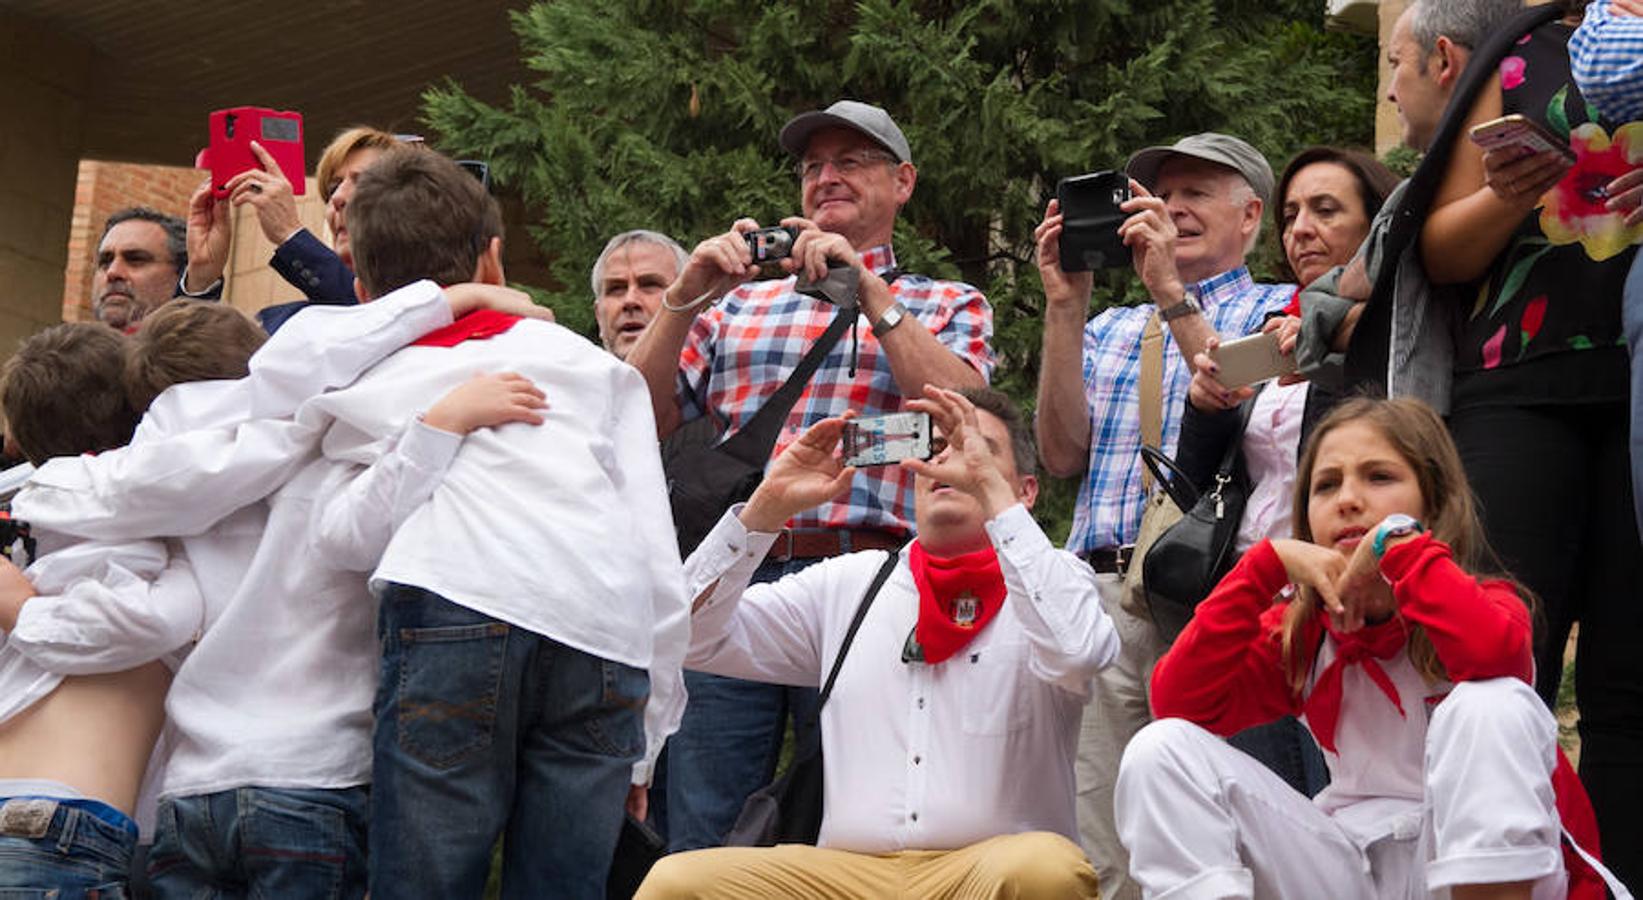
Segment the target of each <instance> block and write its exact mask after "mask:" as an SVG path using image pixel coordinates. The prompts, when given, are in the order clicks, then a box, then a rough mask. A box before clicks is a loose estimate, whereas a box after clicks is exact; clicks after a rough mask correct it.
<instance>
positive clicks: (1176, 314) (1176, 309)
mask: <svg viewBox="0 0 1643 900" xmlns="http://www.w3.org/2000/svg"><path fill="white" fill-rule="evenodd" d="M1203 311H1204V308H1203V307H1202V306H1199V305H1198V301H1197V300H1194V299H1193V297H1192V295H1191V294H1187V295H1186V296H1184V297H1182V298H1181V302H1180V303H1177V304H1175V305H1174V306H1166V307H1160V308H1159V310H1158V320H1159V321H1160V322H1173V321H1175V320H1176V319H1179V318H1181V317H1182V316H1196V315H1198V314H1199V313H1202V312H1203Z"/></svg>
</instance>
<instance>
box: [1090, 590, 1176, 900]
mask: <svg viewBox="0 0 1643 900" xmlns="http://www.w3.org/2000/svg"><path fill="white" fill-rule="evenodd" d="M1095 583H1096V587H1097V588H1098V589H1099V590H1100V592H1101V608H1102V609H1104V610H1106V612H1107V615H1108V616H1109V617H1111V619H1112V622H1113V625H1114V627H1116V628H1117V629H1118V641H1119V648H1118V659H1117V660H1115V661H1114V662H1113V664H1112V665H1110V666H1108V667H1106V668H1105V669H1102V670H1101V671H1100V672H1099V673H1097V674H1096V676H1095V682H1094V684H1093V686H1092V688H1091V693H1090V701H1089V703H1088V704H1086V705H1085V707H1084V719H1083V723H1082V724H1081V725H1080V728H1079V733H1078V758H1077V762H1076V770H1075V774H1076V777H1077V782H1078V804H1077V809H1078V842H1079V844H1081V845H1082V846H1083V848H1084V853H1085V854H1086V855H1087V856H1089V858H1090V862H1091V864H1093V865H1094V866H1095V871H1096V874H1097V875H1098V876H1099V877H1100V879H1101V897H1102V900H1137V898H1139V897H1140V896H1141V892H1140V890H1138V889H1137V887H1136V885H1135V882H1134V881H1132V880H1131V879H1130V877H1129V857H1128V855H1127V854H1126V853H1125V852H1124V845H1123V844H1122V843H1121V842H1120V841H1119V839H1118V825H1117V822H1116V821H1115V820H1114V818H1113V786H1114V784H1116V783H1117V781H1118V763H1119V760H1120V759H1121V758H1122V757H1123V755H1124V747H1125V745H1127V744H1128V743H1129V742H1130V738H1132V737H1134V736H1135V733H1136V732H1138V731H1140V730H1141V726H1143V725H1145V724H1147V723H1148V722H1150V721H1152V707H1151V705H1150V704H1149V703H1148V700H1147V697H1148V685H1149V684H1150V683H1151V681H1152V669H1153V666H1155V665H1157V664H1158V659H1159V657H1161V656H1163V655H1164V650H1165V649H1166V647H1167V645H1166V644H1165V643H1164V642H1163V640H1162V639H1160V638H1159V636H1158V629H1157V628H1156V627H1154V626H1153V624H1152V623H1151V622H1149V621H1147V620H1145V619H1139V618H1136V617H1135V616H1132V615H1130V614H1129V613H1127V612H1125V611H1124V610H1123V608H1122V607H1121V606H1120V605H1119V598H1120V597H1121V596H1122V594H1123V592H1124V583H1123V581H1122V580H1121V579H1120V578H1119V577H1118V576H1117V575H1112V574H1099V575H1096V576H1095Z"/></svg>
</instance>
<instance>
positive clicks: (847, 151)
mask: <svg viewBox="0 0 1643 900" xmlns="http://www.w3.org/2000/svg"><path fill="white" fill-rule="evenodd" d="M780 142H781V146H782V147H783V148H784V149H786V150H787V152H788V153H790V154H792V155H793V156H794V157H795V159H796V165H795V172H796V174H797V176H798V180H799V188H800V208H801V209H802V210H803V215H802V216H793V217H789V218H786V219H783V220H782V222H781V224H783V225H787V226H790V227H793V228H796V229H798V235H797V237H796V238H794V239H793V245H792V250H791V255H790V256H789V258H787V259H785V260H783V261H782V262H781V263H780V265H781V268H782V272H781V274H783V275H786V276H787V277H785V278H779V279H775V280H763V281H752V280H751V279H753V278H754V277H755V276H756V275H758V273H759V269H758V268H757V267H756V266H754V265H753V258H752V252H751V251H750V250H749V248H748V243H747V239H746V238H745V237H744V235H745V234H746V233H748V232H750V231H754V230H756V229H758V228H759V223H757V222H755V221H753V220H752V219H746V218H744V219H740V220H738V221H737V222H736V223H735V225H733V226H732V227H731V229H730V230H729V231H727V232H725V233H723V234H720V235H716V236H714V237H711V238H708V239H707V240H705V241H703V242H702V243H701V244H699V245H697V247H696V249H695V251H694V252H692V253H691V255H690V258H689V260H688V261H687V262H686V263H685V265H684V268H683V270H681V271H680V273H679V275H678V278H677V279H675V280H674V282H673V284H672V285H670V286H669V287H668V290H667V293H666V295H665V296H664V297H663V301H662V310H661V312H660V313H658V314H657V316H656V318H654V319H653V320H651V323H650V325H649V326H647V328H646V329H645V331H644V332H643V333H642V334H641V335H640V337H639V341H638V343H637V344H636V345H635V346H634V348H633V350H632V351H631V352H630V353H629V355H628V357H627V361H628V362H629V363H630V364H632V365H633V366H635V367H636V368H638V369H639V371H640V372H641V373H642V374H643V375H644V377H645V380H646V382H647V383H648V384H649V385H650V391H651V402H652V405H653V408H654V409H655V412H656V422H657V428H658V430H659V432H660V433H661V435H662V436H663V437H666V436H667V435H668V434H670V433H672V432H673V430H674V429H676V428H678V427H679V425H680V424H681V423H684V422H687V421H691V420H694V419H697V418H700V417H704V416H705V417H708V418H710V419H711V420H712V421H713V422H715V423H716V424H717V425H718V428H719V437H720V438H723V437H727V436H729V435H732V434H735V433H736V432H737V431H738V430H740V429H741V428H743V427H745V426H746V425H747V424H748V422H749V420H751V419H752V418H753V416H754V414H755V413H757V412H758V410H759V409H760V407H762V406H763V405H764V404H765V403H766V402H767V401H769V400H770V398H771V395H773V394H774V393H775V392H776V391H777V389H778V388H780V387H781V385H782V383H783V381H784V380H785V379H786V378H787V376H788V373H791V372H792V371H794V369H795V368H797V366H798V364H799V361H800V359H801V358H802V357H803V356H804V354H805V351H806V350H808V349H809V347H810V346H811V345H812V344H813V343H814V342H815V341H816V340H817V338H818V337H819V336H820V335H821V334H822V333H823V332H824V331H825V330H826V329H827V327H828V325H829V324H830V323H831V322H832V320H833V318H834V315H835V313H836V307H834V305H833V304H831V303H829V302H827V301H825V300H822V299H818V298H817V297H815V296H812V295H810V294H805V293H800V292H799V291H798V290H796V289H795V282H796V278H795V277H794V276H796V275H801V274H802V275H807V276H809V277H810V278H811V279H812V280H820V278H821V277H822V276H824V275H825V274H826V273H827V271H828V269H829V266H833V267H839V266H844V267H848V268H850V269H852V270H854V272H853V274H854V276H855V279H856V282H857V293H858V299H859V303H860V311H859V313H858V314H857V316H856V318H855V320H854V321H855V331H856V341H855V342H852V340H851V338H850V336H849V335H845V336H844V337H843V338H842V339H840V340H839V342H838V344H837V345H835V346H834V347H833V349H832V350H831V351H830V352H829V354H828V355H827V356H826V358H825V359H824V360H823V361H822V364H821V366H820V368H819V369H817V370H816V372H815V374H814V375H813V376H812V377H811V378H810V381H809V383H808V386H807V387H806V388H805V390H804V392H803V394H802V395H800V397H799V399H798V401H797V402H796V403H794V404H793V407H792V410H791V411H790V412H789V413H788V416H787V421H786V428H785V430H784V432H783V434H782V436H781V437H780V438H779V439H778V440H777V441H776V446H775V448H774V450H773V453H772V457H774V456H775V455H776V454H779V453H780V452H781V451H782V450H783V449H784V448H785V447H786V446H787V444H788V443H790V442H791V441H792V440H793V439H794V438H795V437H796V436H797V435H798V434H799V433H800V432H802V431H803V430H804V429H805V428H807V427H809V426H810V425H813V424H815V423H816V422H819V421H821V420H822V419H825V418H828V417H831V416H837V415H841V414H842V413H843V412H844V411H845V410H846V409H853V410H855V411H856V412H857V413H858V414H860V415H863V416H871V415H878V414H883V413H890V412H899V411H901V408H902V402H903V398H907V397H920V396H923V391H924V388H925V386H926V385H933V386H936V387H945V388H953V389H960V388H967V387H980V386H983V385H985V383H986V381H987V379H988V377H989V376H990V375H991V373H992V368H993V354H992V349H991V347H990V342H991V339H992V330H993V314H992V308H991V307H990V306H989V305H988V304H987V300H986V298H985V297H983V296H982V295H981V293H980V292H979V291H977V290H976V289H975V288H973V287H971V286H969V285H967V284H961V283H958V282H953V281H941V280H937V279H932V278H927V277H925V276H922V275H915V274H912V273H901V272H899V271H898V270H897V267H896V259H895V253H894V251H893V250H892V248H891V234H892V232H893V230H894V228H895V222H896V215H897V212H898V211H899V210H900V209H901V207H902V206H903V205H904V204H906V202H907V201H908V199H909V198H910V197H911V196H912V194H913V187H914V184H915V183H916V182H917V180H918V170H917V169H915V168H914V166H913V161H912V150H911V148H910V147H909V146H908V143H907V138H906V137H905V136H904V135H903V134H902V131H901V128H900V127H898V126H897V125H896V123H895V121H894V120H893V119H892V118H891V117H890V115H889V113H887V112H885V111H884V110H883V109H880V108H878V107H876V106H872V105H869V104H866V103H861V102H858V101H854V100H841V101H839V102H837V103H834V104H833V105H832V106H829V107H828V108H827V109H826V110H820V111H815V112H807V113H803V114H801V115H798V116H795V117H794V118H793V119H792V120H791V121H789V122H788V123H787V124H786V126H784V127H783V128H782V130H781V135H780ZM853 344H854V346H853ZM912 485H913V479H912V477H911V476H910V475H909V474H908V473H907V472H905V471H904V470H901V469H899V468H897V467H895V466H887V467H886V466H877V467H866V468H863V469H862V470H861V471H859V472H858V473H857V474H856V476H855V479H854V481H853V482H852V484H851V488H850V491H849V492H848V493H847V494H845V495H843V496H841V497H839V498H837V499H835V500H833V501H830V502H828V503H824V504H822V505H820V506H817V507H815V508H813V509H809V510H806V511H804V512H802V513H800V514H799V515H797V516H795V517H794V518H793V520H792V521H791V522H789V523H788V527H787V528H786V529H785V530H784V532H783V536H782V539H780V540H778V541H777V542H776V544H775V546H774V547H773V548H772V550H771V552H770V554H769V555H768V557H767V558H766V560H765V562H764V564H763V565H761V566H760V567H759V569H758V571H757V573H756V574H755V576H754V581H755V582H764V581H774V580H776V579H778V578H780V577H781V576H782V575H783V574H786V573H788V572H794V571H798V570H799V569H802V568H804V567H805V566H808V565H810V564H812V563H815V562H818V561H820V560H823V559H828V558H831V557H836V556H840V555H843V554H847V553H850V552H853V551H858V550H869V549H886V548H889V547H894V546H900V545H901V544H902V543H903V542H905V541H906V539H907V538H908V536H909V535H910V534H911V532H912V530H913V514H912V508H913V502H912ZM716 514H717V511H715V515H716ZM685 684H686V688H687V690H688V692H689V696H690V699H689V705H688V706H687V707H686V709H685V716H684V722H683V724H682V725H681V726H680V729H679V731H678V732H677V733H676V734H674V735H673V737H672V738H671V739H670V740H669V742H668V751H667V772H666V781H667V792H666V803H665V817H666V821H665V828H666V830H667V838H668V847H669V849H670V850H673V851H678V850H691V849H696V848H702V847H714V846H718V845H719V844H721V843H723V841H724V836H725V833H726V832H727V831H728V830H729V829H730V827H731V825H733V824H735V820H736V816H737V814H738V813H739V812H740V810H741V807H742V804H743V802H744V801H745V800H746V798H747V795H748V794H750V793H752V792H753V791H754V790H757V789H758V788H760V787H762V786H763V785H764V784H765V783H766V782H768V781H769V779H770V777H771V774H772V773H773V771H774V769H775V764H776V758H777V755H778V753H779V752H780V749H781V744H782V736H783V732H784V729H783V722H784V719H785V716H786V713H787V712H788V711H791V712H792V713H793V719H794V737H795V739H796V740H797V741H798V742H799V743H800V744H801V745H804V744H808V743H809V742H813V741H815V740H817V729H816V711H815V705H816V691H815V690H814V689H811V688H802V689H801V688H789V687H783V686H779V685H768V684H760V683H757V682H751V681H742V680H738V679H731V678H722V677H718V676H713V675H707V674H705V673H698V672H686V674H685Z"/></svg>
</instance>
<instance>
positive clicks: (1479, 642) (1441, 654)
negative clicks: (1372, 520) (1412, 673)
mask: <svg viewBox="0 0 1643 900" xmlns="http://www.w3.org/2000/svg"><path fill="white" fill-rule="evenodd" d="M1387 543H1388V547H1387V550H1386V555H1385V556H1383V557H1382V558H1381V565H1380V570H1381V574H1382V575H1383V576H1384V577H1385V578H1386V579H1387V580H1388V581H1390V582H1391V584H1392V593H1393V595H1394V596H1395V597H1396V598H1397V601H1398V611H1399V614H1401V615H1402V616H1403V617H1404V618H1406V619H1408V620H1409V621H1411V622H1413V623H1415V624H1418V625H1420V626H1421V627H1422V628H1424V629H1425V630H1426V634H1427V636H1428V637H1430V638H1431V639H1432V646H1433V648H1434V649H1436V650H1437V652H1438V659H1439V660H1440V661H1441V662H1442V663H1443V666H1444V668H1445V669H1446V670H1447V671H1448V672H1449V677H1450V679H1451V680H1453V681H1471V680H1477V679H1484V678H1499V677H1504V676H1516V677H1518V678H1523V679H1525V680H1528V679H1530V678H1532V677H1533V672H1534V655H1533V646H1532V643H1531V638H1530V634H1531V628H1530V622H1529V607H1528V606H1527V604H1525V603H1524V601H1523V598H1522V597H1520V596H1519V595H1518V592H1517V589H1516V588H1514V587H1513V585H1512V583H1511V582H1509V581H1503V580H1495V579H1492V580H1487V581H1485V580H1480V579H1478V578H1476V577H1475V576H1473V575H1471V574H1469V573H1468V572H1466V570H1464V569H1462V568H1461V567H1460V566H1459V565H1458V564H1457V563H1456V562H1455V560H1454V557H1453V554H1452V553H1451V552H1450V549H1449V545H1447V544H1445V543H1443V542H1442V541H1440V540H1438V539H1436V538H1434V537H1432V536H1431V535H1430V534H1419V535H1411V536H1408V537H1404V538H1402V539H1401V540H1396V541H1388V542H1387Z"/></svg>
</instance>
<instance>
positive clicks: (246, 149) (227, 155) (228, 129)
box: [194, 106, 308, 199]
mask: <svg viewBox="0 0 1643 900" xmlns="http://www.w3.org/2000/svg"><path fill="white" fill-rule="evenodd" d="M210 128H211V143H210V145H209V146H207V147H206V148H205V149H204V150H201V151H200V154H199V156H197V157H196V158H195V160H194V166H195V167H196V168H200V169H210V170H211V190H212V193H213V194H215V195H216V196H217V197H218V198H219V199H221V198H225V197H227V196H228V190H227V188H226V187H225V185H227V184H228V182H229V181H230V180H231V179H232V178H233V177H234V176H235V175H238V174H240V173H241V172H246V171H249V170H251V169H260V168H262V166H261V164H260V163H259V162H258V161H257V157H256V155H255V154H253V153H252V152H251V142H252V141H256V142H257V143H258V144H261V145H262V148H263V149H264V150H267V151H268V153H269V155H271V156H273V157H274V161H275V162H277V163H279V165H280V171H281V172H282V173H284V175H285V177H286V180H288V181H290V182H291V193H293V194H296V195H297V196H301V195H302V194H303V192H304V191H305V190H306V189H307V187H308V178H307V171H308V169H307V166H306V165H305V163H304V161H303V154H302V113H296V112H286V111H284V110H277V109H265V108H263V107H260V106H236V107H233V108H231V109H219V110H217V111H216V112H214V113H212V114H211V120H210Z"/></svg>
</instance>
